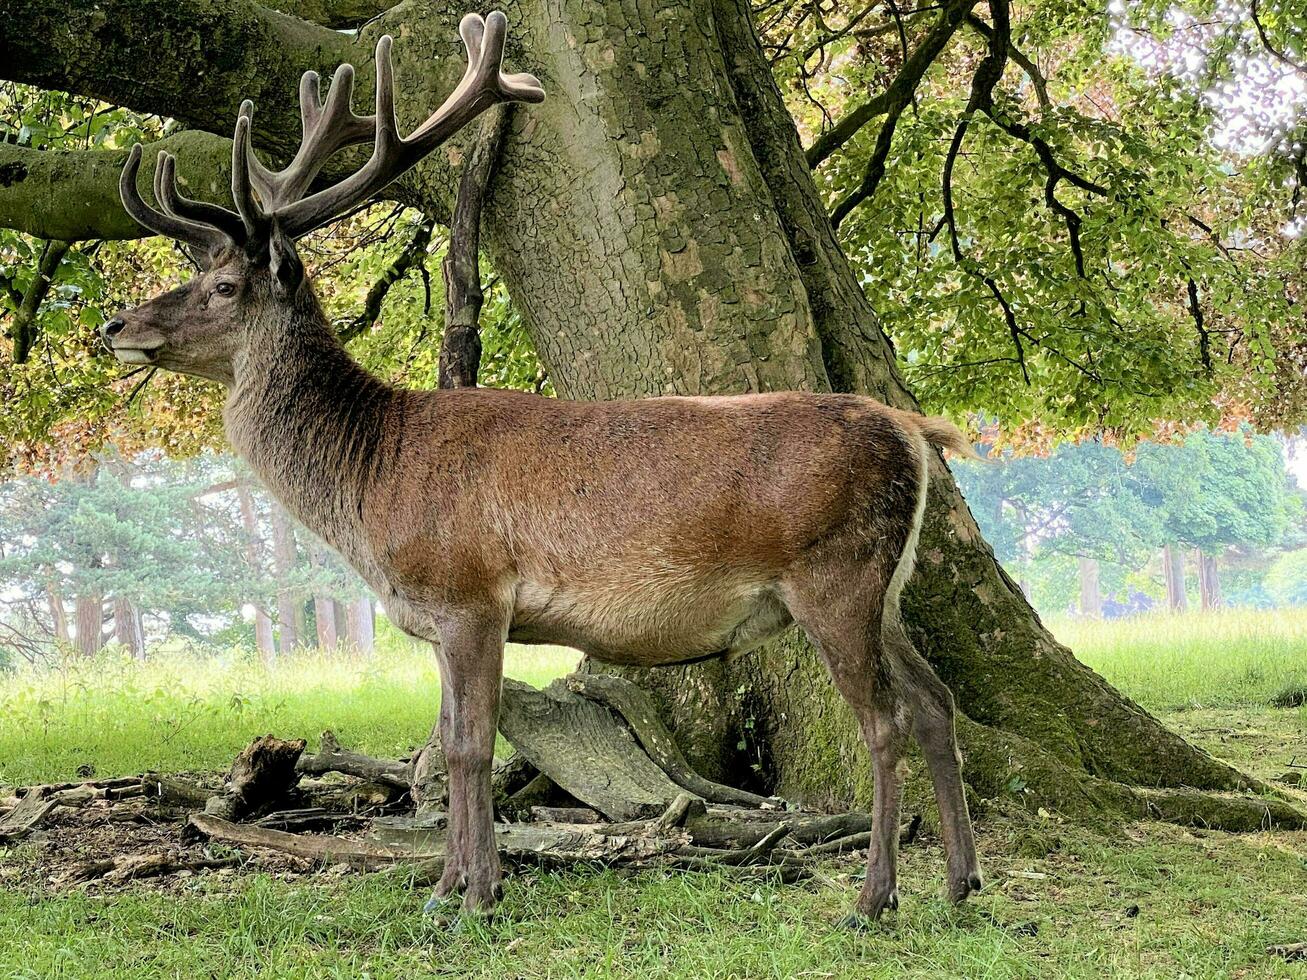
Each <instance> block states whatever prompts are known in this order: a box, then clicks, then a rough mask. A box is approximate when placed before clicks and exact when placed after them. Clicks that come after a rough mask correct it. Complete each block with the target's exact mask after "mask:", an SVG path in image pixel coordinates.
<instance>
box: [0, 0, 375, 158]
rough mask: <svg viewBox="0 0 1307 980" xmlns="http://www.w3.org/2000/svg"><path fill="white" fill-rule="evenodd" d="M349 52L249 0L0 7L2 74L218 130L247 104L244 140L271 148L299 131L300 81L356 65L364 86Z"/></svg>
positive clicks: (35, 1) (39, 1)
mask: <svg viewBox="0 0 1307 980" xmlns="http://www.w3.org/2000/svg"><path fill="white" fill-rule="evenodd" d="M359 54H360V52H359V48H358V47H357V46H356V45H355V43H354V42H353V41H352V40H351V39H350V38H349V37H347V36H346V35H344V34H340V33H338V32H336V31H332V30H329V29H328V28H326V27H321V26H319V25H317V24H310V23H307V22H306V21H302V20H299V19H297V18H295V17H289V16H287V15H285V14H281V13H277V12H276V11H273V10H269V9H267V8H266V7H260V6H258V5H257V4H255V3H251V2H248V0H99V2H89V0H10V2H8V3H7V4H6V5H5V13H4V16H3V17H0V76H3V77H4V78H7V79H10V80H12V81H16V82H25V83H27V84H30V85H36V86H39V87H41V88H47V89H57V90H59V91H65V92H73V93H76V94H80V95H89V96H92V97H94V98H96V99H100V100H102V101H105V102H110V103H113V104H114V105H121V106H126V107H128V108H131V109H136V110H139V111H142V112H150V113H156V114H158V115H161V116H169V117H172V118H174V119H178V120H180V121H181V122H183V123H185V124H186V125H187V126H188V127H191V128H195V129H203V130H207V131H208V132H211V133H217V134H220V135H229V134H230V133H231V132H232V127H233V126H234V124H235V120H236V113H237V110H238V109H239V108H240V103H241V100H242V99H247V98H248V99H254V100H255V101H256V103H258V107H259V111H258V112H256V113H255V114H254V120H253V122H254V138H255V140H256V142H257V143H258V144H259V145H260V146H263V147H266V148H268V149H271V150H273V151H277V152H289V151H290V150H293V148H294V143H295V141H296V140H297V139H298V136H299V115H298V105H297V103H296V99H295V93H296V91H297V90H298V87H299V77H300V75H301V74H302V73H303V72H304V71H306V70H307V69H310V68H312V69H316V70H317V71H319V72H321V73H322V74H323V75H324V77H326V76H330V74H331V73H332V72H333V71H335V69H336V66H337V65H338V64H340V63H341V62H343V61H361V62H362V64H360V65H359V68H360V71H359V74H360V76H361V77H364V78H368V79H370V78H371V74H372V72H371V59H370V58H368V57H362V58H360V57H359Z"/></svg>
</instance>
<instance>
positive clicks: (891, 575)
mask: <svg viewBox="0 0 1307 980" xmlns="http://www.w3.org/2000/svg"><path fill="white" fill-rule="evenodd" d="M460 30H461V31H462V32H463V36H464V40H465V43H466V44H467V46H468V50H469V68H468V72H467V73H466V74H465V76H464V81H463V83H461V84H460V86H459V87H458V88H457V89H456V90H455V93H454V94H453V95H452V96H451V98H450V101H449V102H448V103H446V106H445V107H442V109H441V110H439V111H438V112H437V113H436V115H435V116H433V117H432V120H429V121H428V124H425V125H424V126H423V127H419V129H418V131H417V132H416V133H415V134H414V136H413V137H412V140H411V141H406V142H403V143H402V144H401V143H397V142H396V141H395V140H394V139H393V137H392V138H387V139H382V138H381V134H382V131H383V129H384V127H385V126H387V125H393V120H389V121H388V120H387V119H386V116H385V114H384V113H379V114H378V115H377V117H376V118H375V120H373V125H375V127H376V135H375V137H374V144H375V146H374V155H373V160H372V163H370V164H369V165H368V166H367V167H365V168H363V170H362V171H360V172H359V173H358V174H356V175H354V177H352V178H347V179H346V180H345V181H344V182H342V183H341V184H339V185H335V186H334V187H329V188H326V189H324V190H321V191H317V192H315V193H313V194H311V195H310V196H309V197H308V198H306V199H304V200H299V195H300V194H302V193H303V192H305V191H306V190H307V189H308V187H309V183H310V181H311V179H312V177H313V176H314V175H316V174H317V172H318V171H319V170H320V169H321V166H322V164H323V163H324V162H325V159H326V157H327V156H329V155H330V154H331V152H334V149H335V148H338V147H340V146H345V145H352V144H353V143H357V142H361V141H363V139H364V137H363V129H362V128H360V126H359V122H361V121H362V122H366V121H365V120H358V119H354V118H353V117H352V116H351V115H350V114H349V108H348V101H349V100H348V95H347V94H345V95H344V96H343V97H342V98H340V99H334V98H333V96H331V95H329V96H328V99H327V106H326V107H319V108H318V109H317V110H316V111H313V110H312V108H311V106H310V103H307V102H306V103H304V104H305V106H306V107H309V108H306V109H305V120H304V121H305V143H304V145H303V146H302V147H301V152H300V153H297V154H296V156H295V158H294V159H293V160H292V162H291V164H290V165H289V166H288V167H287V168H286V170H284V171H281V172H279V173H278V174H274V175H271V176H268V175H267V174H264V175H263V176H261V177H260V178H259V183H260V186H259V188H258V190H259V195H258V196H256V195H255V193H254V187H253V184H254V180H253V171H252V170H251V169H250V167H249V154H250V153H252V151H251V150H250V149H249V145H248V144H249V125H250V123H249V118H248V116H247V115H244V114H243V115H242V118H241V119H240V120H239V121H238V123H237V129H236V139H235V140H234V144H233V145H234V147H235V149H234V153H233V173H234V174H235V175H236V177H237V179H236V180H235V181H234V182H233V192H234V197H235V202H236V205H237V210H238V211H239V212H240V213H239V215H238V214H235V213H232V212H228V211H224V210H221V209H216V208H213V207H211V206H208V205H203V204H199V203H198V202H194V201H189V200H187V199H185V198H184V197H183V196H182V195H181V194H180V193H179V192H178V190H177V187H176V180H175V173H174V170H173V165H172V163H171V162H170V159H169V158H167V157H165V158H164V159H163V160H161V166H162V170H161V171H160V172H159V175H158V176H159V178H160V179H158V180H157V181H156V187H155V197H156V199H157V200H158V202H159V205H160V207H161V208H162V209H163V210H158V209H155V208H153V207H152V206H150V205H147V204H146V203H145V201H144V200H143V199H142V198H141V195H140V193H139V190H138V189H137V187H136V177H137V169H138V167H139V164H140V157H141V153H140V150H139V148H134V149H133V152H132V154H131V155H130V156H129V158H128V162H127V166H126V167H125V168H124V173H123V180H122V184H121V189H122V196H123V203H124V206H125V207H126V208H127V210H128V212H129V213H130V214H131V215H132V216H133V217H135V218H136V219H137V220H138V221H140V222H142V223H143V224H145V225H146V226H147V227H150V228H153V229H155V230H156V231H158V232H160V233H163V234H169V235H172V236H174V237H179V238H181V239H183V240H186V241H188V242H190V243H191V244H192V245H193V246H197V247H200V248H203V250H204V253H205V254H204V255H203V260H204V263H203V264H204V271H203V272H202V273H201V274H200V275H198V276H197V277H196V278H195V279H193V280H192V281H191V282H189V283H187V284H186V285H184V286H182V287H180V288H178V289H175V290H173V291H172V292H169V293H166V294H164V295H163V296H160V297H157V298H156V299H154V300H152V301H150V302H149V303H146V304H144V305H142V306H140V307H137V308H136V309H134V310H129V311H127V312H125V313H123V314H120V315H119V316H118V317H116V318H114V319H113V320H111V321H109V322H108V323H106V324H105V325H104V326H103V328H102V333H103V336H104V339H105V343H106V344H107V345H108V346H109V347H110V349H111V350H112V351H113V352H114V353H115V354H116V355H117V356H118V357H119V358H120V359H121V360H123V361H125V362H127V363H130V364H151V365H155V366H157V367H162V368H166V369H168V370H172V371H181V372H184V373H187V374H193V375H198V376H200V377H204V378H210V379H212V380H215V381H218V382H221V383H222V384H224V385H226V386H227V389H228V397H227V404H226V408H225V411H224V419H225V422H226V427H227V434H228V437H229V438H230V440H231V443H232V445H233V446H234V447H235V448H236V450H237V451H238V452H239V453H240V454H241V455H242V456H243V457H244V458H245V459H246V460H248V461H249V463H250V465H251V466H252V467H253V468H254V469H255V471H256V472H257V473H258V474H259V475H260V477H261V478H262V479H263V481H264V482H265V484H266V485H267V486H268V488H269V489H270V490H271V491H272V492H273V493H274V494H275V495H276V496H277V497H278V498H279V499H280V500H281V501H282V502H283V503H284V504H285V505H286V506H287V507H288V508H290V509H291V510H292V511H293V512H294V513H295V514H296V515H297V516H299V518H300V519H301V520H302V521H303V522H304V524H306V525H307V526H308V527H309V528H311V529H312V530H313V531H315V532H316V533H318V534H320V535H321V536H322V537H323V539H324V540H326V541H327V542H328V543H329V544H331V545H332V546H334V547H335V548H337V549H338V550H339V551H340V552H341V554H342V555H344V557H345V558H346V559H347V560H348V561H349V562H350V563H351V564H352V565H353V566H354V567H355V568H356V569H357V570H358V571H359V573H360V574H361V575H362V576H363V577H364V579H366V580H367V581H368V582H369V583H370V584H371V585H372V587H373V588H374V589H375V590H376V591H377V593H378V594H379V595H380V596H381V598H382V600H383V602H384V603H385V607H386V612H387V614H388V615H389V616H390V618H391V619H392V620H393V621H394V622H395V623H396V624H397V625H398V626H399V627H400V628H401V629H403V630H405V631H406V632H408V633H410V634H411V635H413V636H417V637H422V638H425V639H427V640H430V641H432V643H433V644H434V645H435V649H436V656H437V660H438V663H439V665H440V674H441V691H442V695H441V704H440V734H441V745H442V748H443V749H444V753H445V759H446V762H447V765H448V769H449V814H448V815H449V855H448V859H447V861H446V864H445V868H444V872H443V874H442V876H441V880H440V883H439V884H438V885H437V887H436V894H435V899H438V900H443V899H444V898H445V897H447V896H450V895H453V894H455V893H457V892H459V891H462V892H463V907H464V909H466V910H469V911H472V912H482V911H485V910H488V909H489V908H491V907H492V906H493V905H494V903H495V901H496V899H497V897H498V893H499V879H500V870H499V857H498V854H497V853H496V850H495V839H494V827H493V823H492V817H493V805H492V799H491V794H490V765H491V761H492V753H493V751H494V744H495V728H496V718H497V715H498V710H499V692H500V682H501V675H502V666H503V647H504V641H505V639H507V638H512V639H516V640H520V641H523V642H543V643H563V644H570V645H572V646H576V647H578V648H580V649H581V650H584V651H585V652H586V653H588V654H590V655H591V656H593V657H595V658H596V659H599V660H605V661H609V662H613V663H624V664H639V665H649V666H652V665H659V664H674V663H681V662H686V661H691V660H697V659H702V658H704V657H709V656H715V655H718V654H721V655H727V654H732V655H738V654H741V653H744V652H747V651H748V650H751V649H753V648H754V647H756V646H757V645H758V644H760V643H762V642H763V641H765V640H766V639H767V638H768V637H771V636H774V635H775V634H776V633H778V632H779V631H780V630H782V629H784V628H785V627H786V626H788V625H790V624H791V623H798V624H799V625H800V626H802V627H803V628H804V629H805V630H806V631H807V633H808V635H809V637H811V639H812V641H813V642H814V644H816V646H817V648H818V650H819V651H820V653H821V656H822V658H823V660H824V661H825V662H826V664H827V666H828V667H829V668H830V671H831V676H832V677H833V679H834V681H835V684H836V686H837V687H838V688H839V690H840V692H841V694H843V696H844V697H845V699H846V700H847V701H848V702H849V705H850V706H851V708H852V709H853V712H854V714H855V716H856V717H857V719H858V723H859V725H860V727H861V730H862V734H863V736H864V738H865V740H866V742H867V744H868V746H869V747H870V749H871V751H872V764H873V770H874V777H875V792H876V801H875V814H874V820H873V834H872V836H873V841H872V846H871V848H870V851H869V854H868V867H867V877H866V881H865V883H864V885H863V888H862V893H861V895H860V896H859V898H858V906H857V911H858V914H859V915H861V916H870V917H873V918H874V917H876V916H879V915H880V914H881V912H882V911H883V910H884V909H886V908H894V907H896V906H897V903H898V892H897V886H896V858H897V855H896V850H897V846H898V833H899V831H898V817H899V796H900V793H901V788H902V773H901V771H900V768H901V763H902V759H903V753H904V750H905V746H906V743H907V739H908V737H909V736H914V737H915V738H916V739H917V741H918V742H919V743H920V744H921V747H922V750H923V753H924V755H925V758H926V761H927V763H928V764H929V766H930V769H931V776H932V778H933V780H934V784H935V792H936V796H937V798H938V801H939V806H940V818H941V827H942V830H943V835H944V841H945V846H946V849H947V852H948V893H949V895H950V896H951V897H952V898H954V899H955V900H960V899H962V898H965V897H966V896H967V895H968V894H970V892H972V891H974V890H975V889H977V888H979V887H980V872H979V867H978V865H977V863H976V853H975V844H974V841H973V840H972V835H971V825H970V818H969V816H968V814H967V804H966V797H965V794H964V792H963V788H962V779H961V773H960V760H959V756H958V751H957V744H956V738H955V736H954V731H953V700H952V697H951V696H950V695H949V692H948V689H947V688H946V687H945V686H944V685H943V684H942V683H940V681H939V678H938V677H936V676H935V674H934V672H933V671H932V670H931V668H930V666H929V664H927V663H926V661H925V660H923V659H922V658H921V657H920V656H919V655H918V654H917V652H916V650H915V649H914V648H913V646H912V643H911V642H910V640H909V639H908V637H907V635H906V633H905V632H904V631H903V627H902V624H901V623H900V621H899V594H900V592H901V590H902V588H903V585H904V582H905V581H906V580H907V578H908V576H909V575H910V574H911V572H912V565H913V561H914V559H915V554H916V545H917V536H918V533H919V531H920V528H921V519H922V512H923V509H924V507H925V500H926V482H927V477H926V473H927V465H926V464H927V456H928V453H930V452H931V451H932V450H930V449H928V448H927V446H928V445H931V444H933V445H937V446H947V447H949V448H952V449H953V450H955V451H957V452H961V453H969V452H970V447H968V446H967V444H966V441H965V439H964V438H963V437H962V435H961V433H959V432H958V431H957V430H956V429H955V428H954V427H953V426H952V425H951V424H950V423H948V422H947V421H945V420H944V419H931V418H922V417H920V416H917V415H913V414H911V413H905V412H900V411H896V410H894V409H890V408H887V407H886V406H884V405H881V404H879V403H878V402H875V401H873V400H871V399H870V398H861V397H857V396H854V395H815V394H801V393H797V392H783V393H777V394H768V395H742V396H737V397H729V398H653V399H648V400H645V401H634V402H608V403H580V402H566V401H556V400H552V399H546V398H539V397H535V396H532V395H524V394H517V393H514V392H506V391H489V390H485V389H476V390H460V391H437V392H416V391H404V390H400V389H396V388H392V387H391V386H389V385H387V384H384V383H383V382H381V381H380V380H378V379H376V378H374V377H372V376H371V375H369V374H368V373H367V372H366V371H364V370H363V369H362V368H360V367H359V366H358V365H357V364H355V363H354V362H353V361H352V360H351V359H350V357H349V355H348V354H347V353H346V352H345V350H344V348H343V347H342V346H341V344H340V342H339V341H338V340H337V338H336V336H335V334H334V333H333V332H332V330H331V327H330V326H329V324H328V323H327V321H326V319H325V317H324V316H323V315H322V311H321V310H320V309H319V307H318V303H317V300H316V299H315V298H314V296H313V291H312V289H311V287H310V286H309V284H308V282H307V281H306V280H305V279H304V272H303V265H302V264H301V262H300V260H299V257H298V255H297V254H296V250H295V246H294V242H293V240H292V239H293V237H294V235H295V234H297V233H299V232H302V231H305V230H307V229H308V228H310V227H315V226H316V224H319V223H321V221H323V220H326V218H327V217H328V216H329V214H330V213H333V212H339V211H340V210H343V209H344V208H346V207H348V206H349V205H350V204H351V203H353V202H354V201H357V200H362V199H363V198H366V197H367V196H369V195H370V194H372V193H374V192H375V191H376V190H378V189H380V186H381V184H383V183H384V182H385V181H388V180H391V179H393V178H394V177H395V176H397V175H398V173H399V172H402V170H403V169H406V168H407V167H409V166H412V165H413V163H415V162H416V161H417V160H418V159H420V158H421V155H422V154H423V153H426V152H429V151H430V149H432V148H434V146H435V145H436V144H438V143H439V142H440V141H442V140H443V139H444V138H445V137H446V136H447V135H448V134H449V132H451V131H452V129H453V127H454V126H455V125H456V121H457V120H459V119H463V118H469V117H470V115H466V114H471V113H472V110H473V109H474V108H475V107H476V105H478V104H481V105H486V104H489V102H490V101H505V100H508V101H528V102H529V101H539V100H540V99H541V98H543V97H544V93H543V91H542V90H541V89H540V87H539V84H538V83H537V82H536V80H535V79H534V78H532V77H531V76H528V75H512V76H508V75H504V74H502V72H500V71H499V70H498V69H499V63H500V59H501V57H502V54H503V43H504V36H505V32H506V30H507V21H506V19H505V18H504V17H503V16H502V15H500V14H492V15H490V16H489V17H487V18H486V19H485V21H482V20H481V18H479V17H475V16H473V15H469V16H468V17H466V18H464V20H463V22H462V25H461V27H460ZM389 48H390V41H389V39H388V38H383V39H382V40H381V42H379V44H378V48H377V53H378V73H379V76H380V75H381V74H382V68H383V66H384V65H385V64H388V61H387V58H388V53H389ZM348 77H352V75H351V73H350V72H343V71H342V72H338V73H337V75H336V77H335V79H334V80H333V86H332V91H333V92H336V93H337V94H340V93H341V92H344V89H343V88H342V89H339V90H338V89H337V85H338V84H340V79H342V78H346V79H347V78H348ZM306 82H307V83H308V85H307V88H306V89H305V91H308V92H310V93H312V92H313V91H315V86H316V81H315V80H314V79H313V78H311V77H310V78H307V79H306ZM382 91H383V94H384V92H385V90H384V89H383V90H382ZM316 104H317V103H316V101H315V102H314V103H313V105H316ZM373 164H376V166H373ZM383 178H384V179H383ZM260 197H261V198H263V200H262V201H260V200H259V198H260ZM265 206H266V208H265Z"/></svg>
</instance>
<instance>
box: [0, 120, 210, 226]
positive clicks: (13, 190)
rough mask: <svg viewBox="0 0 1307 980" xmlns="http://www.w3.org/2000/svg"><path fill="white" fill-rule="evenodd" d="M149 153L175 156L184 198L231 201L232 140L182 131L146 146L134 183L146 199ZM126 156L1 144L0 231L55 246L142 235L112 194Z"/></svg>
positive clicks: (151, 176) (150, 175) (149, 192)
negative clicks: (7, 230)
mask: <svg viewBox="0 0 1307 980" xmlns="http://www.w3.org/2000/svg"><path fill="white" fill-rule="evenodd" d="M156 150H167V151H168V152H170V153H173V154H175V155H176V156H177V172H178V174H179V176H180V177H181V178H183V180H182V182H183V184H184V185H185V189H186V192H187V193H188V194H190V195H191V196H193V197H197V198H200V199H202V200H208V201H212V202H214V203H225V202H228V201H230V197H229V195H230V191H229V190H228V188H229V187H230V186H231V179H230V176H229V175H230V173H231V140H229V139H223V138H221V137H218V136H213V135H212V134H210V133H201V132H193V131H187V132H181V133H177V134H175V135H173V136H169V137H168V138H167V139H162V140H159V141H158V142H157V143H152V144H150V145H149V147H148V152H146V154H145V157H144V160H143V162H142V164H141V171H142V173H141V175H140V178H139V183H140V186H141V187H142V189H143V191H144V193H145V194H146V196H147V197H148V198H149V199H150V200H153V189H152V188H153V186H154V167H155V165H156V162H157V158H158V154H157V153H156V152H155V151H156ZM126 159H127V153H126V152H125V151H116V150H114V151H109V150H74V151H57V150H48V151H43V150H33V149H30V148H28V147H23V146H14V145H13V144H10V143H0V226H3V227H6V228H13V229H15V230H17V231H21V232H25V233H26V234H29V235H33V236H35V237H37V238H46V239H56V240H59V241H82V240H84V239H88V238H103V239H112V240H117V239H124V238H142V237H145V236H147V235H149V234H150V232H148V231H146V229H144V228H142V227H140V226H139V225H138V224H136V222H135V221H133V220H132V219H131V218H130V217H129V216H128V214H127V212H126V211H124V210H123V205H122V201H121V200H120V199H119V197H118V178H119V175H120V174H121V173H122V168H123V163H124V161H126Z"/></svg>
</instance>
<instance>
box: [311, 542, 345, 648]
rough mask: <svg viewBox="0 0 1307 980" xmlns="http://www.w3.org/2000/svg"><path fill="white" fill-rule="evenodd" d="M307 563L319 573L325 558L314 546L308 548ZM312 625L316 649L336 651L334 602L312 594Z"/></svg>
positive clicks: (338, 636)
mask: <svg viewBox="0 0 1307 980" xmlns="http://www.w3.org/2000/svg"><path fill="white" fill-rule="evenodd" d="M309 561H310V562H311V563H312V564H313V568H314V569H315V570H316V571H317V572H319V573H321V572H322V569H323V568H325V567H326V556H325V555H324V554H323V552H322V549H321V548H320V547H319V546H317V545H316V544H313V545H310V546H309ZM313 625H314V628H315V629H316V630H317V634H318V649H319V650H334V649H336V644H337V643H338V642H339V641H340V634H339V633H337V632H336V601H335V600H334V599H332V598H331V597H330V596H325V595H319V594H317V593H315V594H314V596H313Z"/></svg>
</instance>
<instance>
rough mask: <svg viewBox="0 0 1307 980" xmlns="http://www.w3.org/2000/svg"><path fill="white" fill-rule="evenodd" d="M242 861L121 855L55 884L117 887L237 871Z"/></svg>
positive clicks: (64, 876) (92, 863)
mask: <svg viewBox="0 0 1307 980" xmlns="http://www.w3.org/2000/svg"><path fill="white" fill-rule="evenodd" d="M239 863H240V858H237V857H226V858H197V859H183V858H181V857H179V856H178V855H177V854H175V853H168V852H160V853H154V854H120V855H118V856H117V857H112V858H106V859H104V860H98V861H87V862H86V863H85V864H81V865H78V866H77V867H75V868H72V869H71V870H69V871H67V872H65V873H64V874H62V875H60V876H59V878H58V879H56V881H55V885H56V886H58V887H67V886H69V885H75V884H79V883H82V882H87V881H94V880H97V879H99V880H102V881H104V882H105V883H106V884H118V883H120V882H124V881H131V880H133V879H136V878H153V877H157V876H159V875H170V874H176V873H177V872H178V871H209V870H212V869H214V868H234V867H235V866H236V865H238V864H239Z"/></svg>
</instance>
